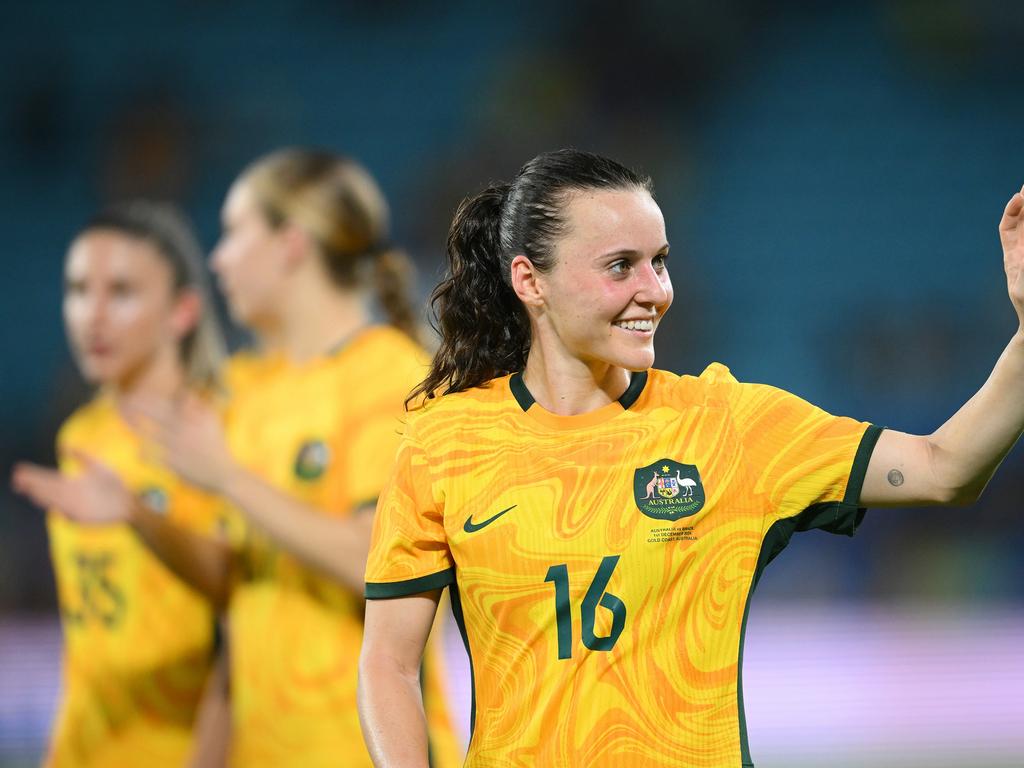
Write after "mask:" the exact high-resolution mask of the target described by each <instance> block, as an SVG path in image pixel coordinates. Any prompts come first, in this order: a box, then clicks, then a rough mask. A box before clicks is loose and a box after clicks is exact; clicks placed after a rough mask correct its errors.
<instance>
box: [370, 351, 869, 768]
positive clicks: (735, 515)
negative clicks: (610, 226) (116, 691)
mask: <svg viewBox="0 0 1024 768" xmlns="http://www.w3.org/2000/svg"><path fill="white" fill-rule="evenodd" d="M879 433H880V430H879V429H878V428H876V427H872V426H870V425H868V424H865V423H860V422H856V421H853V420H851V419H846V418H837V417H834V416H830V415H828V414H826V413H825V412H824V411H822V410H820V409H818V408H815V407H814V406H812V405H810V404H808V403H806V402H804V401H803V400H801V399H799V398H797V397H795V396H793V395H790V394H788V393H785V392H783V391H781V390H777V389H773V388H771V387H767V386H762V385H753V384H740V383H738V382H736V380H735V379H734V378H733V377H732V376H731V374H729V372H728V370H727V369H726V368H725V367H724V366H721V365H719V364H714V365H712V366H710V367H709V368H708V370H707V371H705V372H704V374H703V375H701V376H700V377H699V378H695V377H692V376H685V377H677V376H675V375H674V374H671V373H666V372H664V371H657V370H652V371H649V372H645V373H640V374H634V375H633V378H632V382H631V384H630V386H629V388H628V389H627V391H626V393H625V394H624V395H623V396H622V398H621V399H620V400H619V402H616V403H611V404H610V405H608V406H605V407H603V408H600V409H598V410H596V411H594V412H592V413H588V414H582V415H579V416H557V415H555V414H552V413H550V412H548V411H545V410H544V409H543V408H541V407H540V406H539V405H537V404H536V403H535V402H534V401H533V398H532V396H531V395H530V393H529V391H528V390H527V389H526V387H525V385H524V384H523V381H522V378H521V376H519V375H518V374H517V375H514V376H512V377H504V378H501V379H496V380H494V381H492V382H490V384H489V385H488V386H486V387H483V388H478V389H473V390H469V391H466V392H462V393H458V394H454V395H448V396H445V397H441V398H439V399H438V400H436V401H434V402H432V403H430V404H428V405H427V407H426V408H424V409H422V410H421V411H420V412H418V413H416V414H414V415H413V416H412V417H410V419H409V424H408V428H407V433H406V435H405V438H404V440H403V443H402V446H401V448H400V450H399V457H398V461H397V464H396V471H395V474H394V476H393V477H392V479H391V480H390V482H389V484H388V486H387V487H386V489H385V491H384V492H383V494H382V497H381V500H380V503H379V505H378V511H377V519H376V525H375V529H374V536H373V544H372V549H371V552H370V560H369V564H368V567H367V586H366V593H367V597H368V598H388V597H396V596H402V595H406V594H413V593H416V592H422V591H426V590H429V589H434V588H437V587H442V586H445V585H451V586H452V604H453V609H454V611H455V614H456V618H457V619H458V621H459V623H460V626H461V627H462V628H463V636H464V640H465V641H466V644H467V649H468V651H469V655H470V660H471V665H472V673H473V691H474V712H473V724H472V734H473V735H472V739H471V741H470V746H469V756H468V758H467V762H466V765H467V766H472V767H473V768H484V767H485V766H486V768H499V767H501V768H506V767H509V768H511V767H512V766H560V767H565V766H580V767H581V768H583V767H589V766H602V768H616V767H622V768H626V767H628V768H640V767H645V768H646V767H651V768H655V767H658V768H661V767H664V768H669V766H671V767H672V768H683V767H687V768H721V767H722V766H736V768H739V766H749V765H751V761H750V756H749V752H748V749H747V744H746V733H745V727H744V721H743V709H742V696H741V684H740V669H741V656H742V640H743V629H744V623H745V619H746V612H747V606H748V603H749V599H750V596H751V593H752V591H753V589H754V586H755V584H756V583H757V579H758V577H759V575H760V573H761V571H762V569H763V568H764V566H765V565H767V563H768V562H769V561H770V560H771V559H772V558H773V557H774V556H775V555H776V554H778V552H779V551H780V550H781V549H782V547H784V546H785V544H786V543H787V542H788V540H789V538H790V536H791V535H792V534H793V532H794V531H797V530H806V529H809V528H822V529H825V530H828V531H831V532H834V533H846V534H852V533H853V531H854V529H855V527H856V525H857V524H858V523H859V521H860V519H861V517H862V515H863V510H860V509H858V506H857V505H858V500H859V495H860V488H861V484H862V482H863V477H864V472H865V470H866V466H867V462H868V459H869V457H870V453H871V450H872V448H873V446H874V443H875V441H876V440H877V438H878V434H879Z"/></svg>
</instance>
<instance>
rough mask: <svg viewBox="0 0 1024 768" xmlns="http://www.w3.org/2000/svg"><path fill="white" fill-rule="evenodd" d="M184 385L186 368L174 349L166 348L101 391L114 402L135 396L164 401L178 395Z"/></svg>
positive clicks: (182, 390)
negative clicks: (108, 395)
mask: <svg viewBox="0 0 1024 768" xmlns="http://www.w3.org/2000/svg"><path fill="white" fill-rule="evenodd" d="M186 384H187V377H186V375H185V368H184V366H183V365H182V363H181V360H180V358H179V356H178V350H177V347H176V346H168V347H167V348H164V349H161V350H158V351H157V352H156V353H155V354H154V356H153V358H152V359H151V360H148V361H146V362H145V363H143V364H142V365H140V366H138V367H137V368H135V369H134V370H132V371H131V372H129V373H128V374H127V375H125V376H124V377H123V378H122V379H120V380H119V381H117V382H112V383H110V384H108V385H106V386H105V387H104V388H105V389H106V390H107V391H109V392H110V393H111V394H112V395H113V396H114V399H115V400H125V399H129V398H137V397H142V398H147V399H149V398H153V399H161V400H163V399H174V398H177V397H179V396H181V395H182V394H183V392H184V390H185V387H186Z"/></svg>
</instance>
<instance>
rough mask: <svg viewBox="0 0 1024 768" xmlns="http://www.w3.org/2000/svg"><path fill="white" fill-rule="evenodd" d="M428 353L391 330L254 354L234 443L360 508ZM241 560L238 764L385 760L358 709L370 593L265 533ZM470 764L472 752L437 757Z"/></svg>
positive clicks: (250, 534) (242, 375) (233, 616)
mask: <svg viewBox="0 0 1024 768" xmlns="http://www.w3.org/2000/svg"><path fill="white" fill-rule="evenodd" d="M425 362H426V361H425V358H424V355H423V352H422V350H420V348H419V347H417V346H416V345H415V344H414V343H413V342H412V341H411V340H410V339H409V338H408V337H407V336H406V335H405V334H403V333H401V332H399V331H397V330H394V329H393V328H390V327H384V326H381V327H372V328H369V329H366V330H363V331H362V332H360V333H359V334H358V335H357V336H355V337H354V338H352V339H350V340H349V341H348V342H347V343H345V344H344V345H342V346H341V347H340V348H339V349H338V350H336V351H334V352H333V353H331V354H329V355H326V356H324V357H320V358H317V359H315V360H312V361H310V362H308V363H305V364H302V365H296V364H292V363H289V362H288V361H286V360H284V359H283V358H268V359H265V360H263V361H262V362H257V361H255V360H250V361H248V362H246V363H244V364H243V366H242V367H241V368H240V369H239V375H238V376H237V377H234V382H233V383H232V378H233V377H231V376H229V386H232V400H231V404H230V406H229V409H228V419H227V423H228V439H229V443H230V446H231V450H232V452H233V453H234V455H235V456H236V458H237V459H238V460H239V461H240V462H241V463H242V464H243V465H244V466H246V467H247V468H248V469H249V470H251V471H253V472H255V473H257V474H259V475H260V476H261V477H263V478H264V479H265V480H267V481H268V482H270V483H272V484H273V485H274V486H276V487H277V488H280V489H281V490H283V491H286V492H287V493H289V494H291V495H292V496H294V497H295V498H297V499H300V500H301V501H303V502H305V503H307V504H309V505H311V506H314V507H316V508H317V509H320V510H323V511H324V514H329V515H336V516H338V517H345V516H349V515H351V514H353V512H354V511H355V510H357V509H359V508H360V507H364V506H366V505H371V504H374V503H375V502H376V499H377V497H378V495H379V494H380V490H381V488H382V486H383V484H384V481H385V479H386V477H387V475H388V473H389V472H390V470H391V464H392V461H393V460H394V456H395V452H396V450H397V447H398V443H399V439H400V438H399V434H400V431H401V429H402V421H403V420H404V418H405V417H404V410H403V403H404V400H405V397H406V396H407V394H408V393H409V391H410V390H411V389H412V388H413V387H414V386H415V385H416V384H417V383H418V382H419V381H420V379H422V378H423V376H424V375H425V372H426V369H425ZM367 514H368V513H367ZM237 561H238V569H237V570H238V574H237V581H236V583H235V585H234V587H233V591H232V597H231V603H230V608H229V611H228V621H229V627H230V643H231V646H230V647H231V652H230V658H231V677H232V681H231V697H232V710H233V721H234V731H233V735H232V738H233V743H232V748H231V762H232V765H235V766H240V767H241V766H245V768H250V767H252V766H268V767H269V766H273V767H274V768H280V767H281V766H303V767H305V766H310V767H312V768H315V767H316V766H339V765H344V766H364V765H365V766H370V765H372V763H371V762H370V758H369V755H368V754H367V752H366V748H365V746H364V744H363V737H362V732H361V730H360V727H359V717H358V711H357V709H356V683H357V667H358V660H359V650H360V646H361V643H362V634H363V598H362V595H360V594H356V593H353V592H352V591H351V590H349V589H347V588H346V587H344V586H342V585H341V584H338V583H337V582H336V581H334V580H333V579H331V578H330V577H328V576H326V575H324V574H322V573H320V572H319V571H317V570H315V569H313V568H310V567H307V566H306V565H304V564H303V563H302V562H301V561H300V560H299V559H298V558H296V557H293V556H292V555H290V554H289V553H287V552H285V551H282V550H280V549H279V548H277V547H276V546H275V545H274V544H273V543H272V542H271V541H270V540H269V539H268V538H267V537H266V536H264V535H262V534H261V533H260V532H259V531H257V530H254V529H249V530H247V531H246V534H245V539H244V542H243V544H242V546H241V548H240V549H239V551H238V557H237ZM441 717H442V721H443V719H444V718H445V713H444V712H443V708H442V712H441ZM432 735H434V736H435V737H436V738H437V741H436V743H435V749H437V750H438V751H439V752H438V756H439V757H443V756H444V755H447V754H452V755H457V753H458V750H457V748H456V746H455V743H454V735H453V731H452V729H451V727H450V725H449V726H446V727H445V728H442V729H440V730H439V731H436V732H435V733H434V734H432ZM459 763H461V755H457V757H454V758H449V759H448V760H447V762H445V761H443V760H442V761H440V762H438V763H437V765H457V764H459Z"/></svg>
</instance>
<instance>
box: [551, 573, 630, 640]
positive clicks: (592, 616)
mask: <svg viewBox="0 0 1024 768" xmlns="http://www.w3.org/2000/svg"><path fill="white" fill-rule="evenodd" d="M618 562H619V556H618V555H608V556H607V557H605V558H604V559H603V560H601V565H600V566H598V568H597V573H596V574H594V579H593V581H591V582H590V586H589V587H588V588H587V594H585V595H584V596H583V602H582V604H581V605H580V624H581V625H582V639H583V645H584V646H586V647H587V648H589V649H590V650H592V651H610V650H611V649H612V648H613V647H615V642H616V641H617V640H618V639H619V635H621V634H622V630H623V628H624V627H625V626H626V604H625V603H623V602H622V601H621V600H620V599H619V598H617V597H616V596H615V595H613V594H611V593H610V592H605V587H607V586H608V581H609V580H610V579H611V577H612V571H614V570H615V566H616V565H618ZM544 581H546V582H547V581H550V582H552V583H553V584H554V585H555V620H556V627H557V630H558V658H559V659H571V658H572V604H571V602H570V601H569V566H568V565H566V564H564V563H562V564H560V565H552V566H551V567H550V568H548V573H547V576H546V577H545V578H544ZM598 606H600V607H601V608H605V609H607V610H609V611H611V612H612V628H611V630H610V631H609V633H608V634H607V635H605V636H600V635H597V634H595V632H594V623H595V620H596V618H597V609H598Z"/></svg>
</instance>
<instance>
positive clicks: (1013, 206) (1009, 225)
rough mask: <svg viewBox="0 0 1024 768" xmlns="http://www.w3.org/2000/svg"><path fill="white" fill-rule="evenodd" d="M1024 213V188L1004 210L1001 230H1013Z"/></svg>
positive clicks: (1012, 198)
mask: <svg viewBox="0 0 1024 768" xmlns="http://www.w3.org/2000/svg"><path fill="white" fill-rule="evenodd" d="M1022 213H1024V188H1022V189H1021V191H1020V192H1018V193H1016V194H1015V195H1014V196H1013V197H1011V198H1010V201H1009V202H1008V203H1007V204H1006V208H1005V210H1003V220H1002V222H1001V223H1000V229H1004V230H1005V229H1013V228H1014V227H1016V226H1017V224H1018V219H1019V218H1020V216H1021V214H1022Z"/></svg>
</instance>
